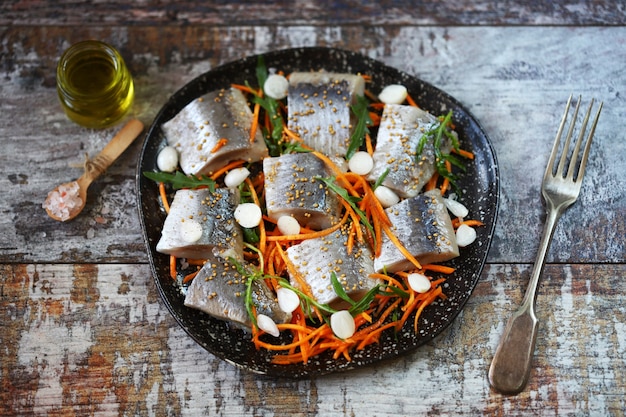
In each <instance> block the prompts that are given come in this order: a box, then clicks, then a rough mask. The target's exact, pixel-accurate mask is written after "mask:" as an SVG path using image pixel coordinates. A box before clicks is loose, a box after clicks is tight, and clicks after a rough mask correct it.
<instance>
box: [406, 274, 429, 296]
mask: <svg viewBox="0 0 626 417" xmlns="http://www.w3.org/2000/svg"><path fill="white" fill-rule="evenodd" d="M408 280H409V286H410V287H411V289H412V290H413V291H415V292H418V293H420V294H423V293H425V292H427V291H428V290H430V280H429V279H428V277H427V276H426V275H424V274H418V273H417V272H415V273H412V274H409V276H408Z"/></svg>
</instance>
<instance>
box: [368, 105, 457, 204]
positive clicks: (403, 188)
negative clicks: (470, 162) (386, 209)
mask: <svg viewBox="0 0 626 417" xmlns="http://www.w3.org/2000/svg"><path fill="white" fill-rule="evenodd" d="M438 123H439V122H438V120H437V118H436V117H435V116H433V115H431V114H430V113H428V112H425V111H424V110H421V109H419V108H417V107H415V106H408V105H401V104H386V105H385V109H384V110H383V114H382V116H381V120H380V127H379V129H378V135H377V139H376V149H375V150H374V154H373V155H372V158H373V159H374V167H373V169H372V171H371V172H370V174H369V175H368V177H367V179H368V180H369V181H372V182H374V181H376V180H378V178H380V176H381V175H382V174H383V173H384V172H385V170H387V169H388V170H389V172H388V174H387V176H386V177H385V179H384V181H383V182H382V185H384V186H386V187H388V188H391V189H392V190H394V191H395V192H396V193H397V194H398V195H399V196H401V197H404V198H407V197H414V196H416V195H417V194H418V193H419V192H420V190H421V189H422V188H423V187H424V185H425V184H426V183H427V182H428V180H429V179H430V178H431V177H432V175H433V174H434V173H435V169H436V168H435V152H434V147H433V143H432V141H427V143H426V145H425V146H424V149H423V151H422V153H421V155H420V157H419V161H416V154H415V153H416V150H417V145H418V143H419V141H420V138H421V137H422V136H423V134H424V133H425V132H427V131H428V130H430V129H431V128H432V127H433V126H436V125H437V124H438ZM448 142H449V141H448V140H447V139H446V140H445V142H444V143H443V145H444V146H443V147H442V151H444V152H447V151H449V150H450V146H451V145H450V144H449V143H448Z"/></svg>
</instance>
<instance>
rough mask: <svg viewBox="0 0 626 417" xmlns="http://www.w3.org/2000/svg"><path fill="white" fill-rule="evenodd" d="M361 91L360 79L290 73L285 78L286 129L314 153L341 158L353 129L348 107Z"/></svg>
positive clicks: (332, 75)
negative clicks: (287, 78) (287, 84)
mask: <svg viewBox="0 0 626 417" xmlns="http://www.w3.org/2000/svg"><path fill="white" fill-rule="evenodd" d="M364 89H365V80H364V79H363V77H361V76H360V75H355V74H339V73H329V72H294V73H292V74H291V75H290V76H289V90H288V95H287V103H288V106H289V116H288V119H287V126H288V128H289V129H290V130H291V131H293V132H294V133H296V134H297V135H299V136H300V137H301V138H302V140H303V141H304V143H305V144H306V145H308V146H309V147H311V148H313V149H315V150H316V151H318V152H322V153H324V154H325V155H327V156H329V157H334V156H341V157H343V156H345V155H346V152H347V150H348V146H349V145H350V135H351V134H352V126H354V125H355V123H354V122H355V118H354V115H353V114H352V111H351V109H350V106H351V105H352V104H354V103H355V101H356V95H361V96H362V95H363V92H364Z"/></svg>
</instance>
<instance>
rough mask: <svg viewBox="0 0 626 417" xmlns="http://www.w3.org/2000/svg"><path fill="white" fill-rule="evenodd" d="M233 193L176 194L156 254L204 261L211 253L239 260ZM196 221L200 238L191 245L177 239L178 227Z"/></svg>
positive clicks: (201, 191) (187, 191)
mask: <svg viewBox="0 0 626 417" xmlns="http://www.w3.org/2000/svg"><path fill="white" fill-rule="evenodd" d="M239 200H240V198H239V191H238V190H237V189H232V190H231V189H227V188H218V189H216V190H215V192H214V193H211V191H209V190H208V189H206V188H204V189H195V190H190V189H181V190H178V191H176V194H175V196H174V200H173V201H172V203H171V204H170V211H169V213H168V215H167V217H166V218H165V222H164V224H163V231H162V232H161V239H159V242H158V243H157V246H156V250H157V252H160V253H164V254H168V255H174V256H176V257H179V258H191V259H205V258H206V257H207V256H210V255H211V254H212V253H213V250H214V249H217V250H219V251H222V252H225V253H229V254H231V255H230V256H232V255H233V254H235V256H237V257H243V234H242V232H241V228H240V226H239V225H238V224H237V222H236V221H235V218H234V211H235V208H236V207H237V205H238V204H239ZM190 220H192V221H197V222H198V223H200V225H201V226H202V237H201V238H200V240H198V241H197V242H194V243H190V242H188V241H186V240H185V239H184V238H183V237H182V236H181V233H180V231H181V226H180V224H181V223H182V222H184V221H190Z"/></svg>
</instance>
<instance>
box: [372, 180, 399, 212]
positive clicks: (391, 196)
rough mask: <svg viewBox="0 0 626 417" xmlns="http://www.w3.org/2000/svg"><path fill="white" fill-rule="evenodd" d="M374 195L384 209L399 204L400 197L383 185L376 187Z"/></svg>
mask: <svg viewBox="0 0 626 417" xmlns="http://www.w3.org/2000/svg"><path fill="white" fill-rule="evenodd" d="M374 195H375V196H376V198H377V199H378V201H380V204H381V205H382V206H383V207H384V208H387V207H391V206H393V205H394V204H398V203H399V202H400V196H398V194H396V192H395V191H393V190H392V189H391V188H388V187H385V186H384V185H379V186H378V187H376V189H375V190H374Z"/></svg>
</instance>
